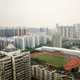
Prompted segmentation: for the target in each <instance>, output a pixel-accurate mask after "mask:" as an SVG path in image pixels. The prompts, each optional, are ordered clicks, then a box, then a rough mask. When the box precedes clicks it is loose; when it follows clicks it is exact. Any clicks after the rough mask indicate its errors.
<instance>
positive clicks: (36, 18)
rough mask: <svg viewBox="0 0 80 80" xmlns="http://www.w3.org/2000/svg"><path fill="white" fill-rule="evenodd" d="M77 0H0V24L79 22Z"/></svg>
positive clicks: (24, 24) (34, 24) (32, 25)
mask: <svg viewBox="0 0 80 80" xmlns="http://www.w3.org/2000/svg"><path fill="white" fill-rule="evenodd" d="M79 3H80V1H79V0H60V1H59V0H34V1H33V0H14V1H12V0H7V1H5V0H0V25H21V26H27V27H50V28H53V27H55V26H56V25H55V24H56V23H60V24H73V23H79V20H80V15H79V14H80V11H79V8H80V6H79Z"/></svg>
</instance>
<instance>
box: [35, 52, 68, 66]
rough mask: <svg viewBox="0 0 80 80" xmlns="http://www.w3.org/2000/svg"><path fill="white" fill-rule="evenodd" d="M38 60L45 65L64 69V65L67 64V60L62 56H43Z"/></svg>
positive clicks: (38, 57)
mask: <svg viewBox="0 0 80 80" xmlns="http://www.w3.org/2000/svg"><path fill="white" fill-rule="evenodd" d="M36 59H38V60H40V61H42V62H45V63H49V64H53V65H55V66H56V67H62V66H63V65H64V64H66V63H67V59H66V58H65V57H64V56H62V55H54V56H52V55H48V54H43V55H39V56H37V57H36Z"/></svg>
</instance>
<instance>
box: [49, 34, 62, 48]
mask: <svg viewBox="0 0 80 80" xmlns="http://www.w3.org/2000/svg"><path fill="white" fill-rule="evenodd" d="M51 46H52V47H62V37H61V35H59V34H58V33H54V34H53V36H52V39H51Z"/></svg>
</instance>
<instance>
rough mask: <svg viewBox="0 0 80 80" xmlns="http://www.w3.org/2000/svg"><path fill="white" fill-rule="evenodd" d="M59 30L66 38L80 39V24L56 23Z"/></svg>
mask: <svg viewBox="0 0 80 80" xmlns="http://www.w3.org/2000/svg"><path fill="white" fill-rule="evenodd" d="M56 28H57V32H58V33H59V34H60V35H61V36H62V37H63V38H65V39H80V24H73V25H59V24H57V25H56Z"/></svg>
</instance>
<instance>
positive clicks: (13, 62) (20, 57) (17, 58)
mask: <svg viewBox="0 0 80 80" xmlns="http://www.w3.org/2000/svg"><path fill="white" fill-rule="evenodd" d="M0 80H31V65H30V53H29V52H21V51H20V50H16V48H15V47H14V46H13V45H12V44H9V45H8V46H7V47H6V48H5V49H4V50H2V51H0Z"/></svg>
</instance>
